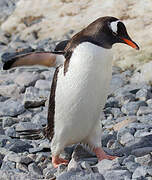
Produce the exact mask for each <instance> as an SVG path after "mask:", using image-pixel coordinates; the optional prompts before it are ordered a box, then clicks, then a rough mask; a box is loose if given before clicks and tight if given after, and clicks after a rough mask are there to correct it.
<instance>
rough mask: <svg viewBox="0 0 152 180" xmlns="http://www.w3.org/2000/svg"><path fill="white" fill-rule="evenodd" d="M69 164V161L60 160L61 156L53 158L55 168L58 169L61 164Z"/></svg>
mask: <svg viewBox="0 0 152 180" xmlns="http://www.w3.org/2000/svg"><path fill="white" fill-rule="evenodd" d="M68 163H69V161H68V160H66V159H63V158H60V157H59V156H52V164H53V166H54V167H55V168H57V167H58V166H59V165H60V164H65V165H67V164H68Z"/></svg>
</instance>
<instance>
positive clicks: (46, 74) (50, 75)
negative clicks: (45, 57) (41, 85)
mask: <svg viewBox="0 0 152 180" xmlns="http://www.w3.org/2000/svg"><path fill="white" fill-rule="evenodd" d="M54 72H55V68H49V71H43V72H42V73H41V74H42V75H43V76H44V77H45V79H47V80H49V81H50V86H51V81H52V79H53V75H54Z"/></svg>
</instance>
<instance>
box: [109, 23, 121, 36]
mask: <svg viewBox="0 0 152 180" xmlns="http://www.w3.org/2000/svg"><path fill="white" fill-rule="evenodd" d="M118 22H120V20H117V21H113V22H111V23H110V28H111V30H112V31H113V32H114V33H116V34H117V30H118Z"/></svg>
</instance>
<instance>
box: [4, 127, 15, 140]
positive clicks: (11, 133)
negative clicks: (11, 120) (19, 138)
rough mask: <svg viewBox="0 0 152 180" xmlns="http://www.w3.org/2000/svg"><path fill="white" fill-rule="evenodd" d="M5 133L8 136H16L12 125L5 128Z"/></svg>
mask: <svg viewBox="0 0 152 180" xmlns="http://www.w3.org/2000/svg"><path fill="white" fill-rule="evenodd" d="M5 135H6V136H9V137H12V138H13V137H16V131H15V128H14V127H7V128H6V130H5Z"/></svg>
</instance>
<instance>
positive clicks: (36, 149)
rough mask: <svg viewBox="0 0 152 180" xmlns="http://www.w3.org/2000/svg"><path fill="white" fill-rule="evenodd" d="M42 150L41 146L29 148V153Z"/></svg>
mask: <svg viewBox="0 0 152 180" xmlns="http://www.w3.org/2000/svg"><path fill="white" fill-rule="evenodd" d="M41 151H43V147H35V148H29V153H37V152H41Z"/></svg>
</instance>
